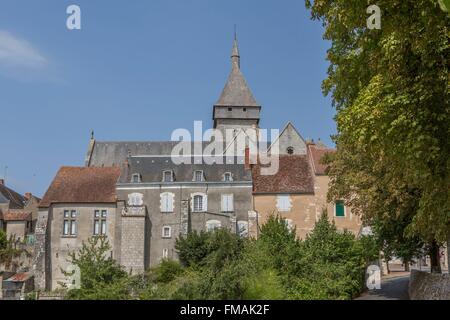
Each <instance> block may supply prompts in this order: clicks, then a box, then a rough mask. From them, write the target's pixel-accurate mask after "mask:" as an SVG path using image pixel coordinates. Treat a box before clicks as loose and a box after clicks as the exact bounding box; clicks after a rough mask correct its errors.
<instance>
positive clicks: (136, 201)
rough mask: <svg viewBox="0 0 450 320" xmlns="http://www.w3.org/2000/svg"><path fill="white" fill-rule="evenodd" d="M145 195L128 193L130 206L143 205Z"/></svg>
mask: <svg viewBox="0 0 450 320" xmlns="http://www.w3.org/2000/svg"><path fill="white" fill-rule="evenodd" d="M143 197H144V195H143V194H142V193H131V194H129V195H128V205H129V206H135V207H136V206H142V205H143V204H144V200H143Z"/></svg>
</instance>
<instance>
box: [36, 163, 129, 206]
mask: <svg viewBox="0 0 450 320" xmlns="http://www.w3.org/2000/svg"><path fill="white" fill-rule="evenodd" d="M119 176H120V168H119V167H104V168H97V167H62V168H61V169H60V170H59V171H58V173H57V174H56V177H55V179H53V182H52V184H51V185H50V187H49V188H48V190H47V192H46V193H45V195H44V198H43V199H42V201H41V203H40V204H39V207H40V208H48V207H49V206H50V205H51V204H52V203H113V202H115V201H116V183H117V181H118V179H119Z"/></svg>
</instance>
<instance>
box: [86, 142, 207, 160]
mask: <svg viewBox="0 0 450 320" xmlns="http://www.w3.org/2000/svg"><path fill="white" fill-rule="evenodd" d="M179 143H180V142H179V141H96V140H94V141H93V147H92V150H89V151H88V156H87V160H86V166H89V167H113V166H121V165H123V164H124V163H125V160H126V159H127V157H128V155H132V156H138V155H139V156H142V155H145V156H149V155H170V154H171V153H172V149H173V148H174V146H176V145H177V144H179ZM197 143H201V144H202V147H206V146H207V145H208V144H209V143H210V142H206V141H205V142H197ZM193 144H194V143H193ZM193 144H192V147H191V148H192V150H194V146H193Z"/></svg>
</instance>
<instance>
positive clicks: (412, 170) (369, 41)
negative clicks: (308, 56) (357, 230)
mask: <svg viewBox="0 0 450 320" xmlns="http://www.w3.org/2000/svg"><path fill="white" fill-rule="evenodd" d="M376 4H377V5H378V6H379V7H380V8H381V29H380V30H369V29H368V28H367V27H366V19H367V17H368V15H367V14H365V13H366V9H367V6H368V4H367V2H364V1H359V0H315V1H314V2H312V1H309V0H306V5H307V7H308V8H309V9H310V10H311V14H312V18H313V19H316V20H319V21H321V22H322V24H323V26H324V28H325V32H324V38H325V39H327V40H330V41H331V48H330V49H329V50H328V55H327V58H328V60H329V62H330V66H329V69H328V77H327V79H325V80H324V82H323V91H324V93H325V94H331V95H332V101H333V104H334V106H335V107H336V109H337V115H336V123H337V131H338V134H337V135H336V136H335V137H334V140H335V142H336V147H337V152H336V153H335V154H334V155H332V156H330V157H329V158H328V159H327V163H328V164H330V170H329V175H330V177H331V189H330V193H329V196H330V198H332V199H339V198H343V199H346V202H347V204H348V205H351V206H352V207H353V208H355V210H357V211H358V212H360V213H362V214H363V218H364V219H365V220H366V222H368V223H371V222H373V221H374V220H377V221H383V220H384V223H383V225H386V222H387V221H392V220H397V219H399V220H400V221H402V222H406V221H408V224H407V225H403V227H404V232H400V231H399V235H400V237H404V238H412V237H414V236H420V237H421V239H423V240H425V241H428V242H431V241H435V240H437V241H444V240H446V239H447V238H448V236H449V235H450V188H449V181H450V157H449V156H448V155H449V154H450V139H449V136H450V126H449V124H450V91H449V88H450V86H449V84H450V75H449V66H450V45H449V39H450V28H449V27H450V19H449V17H448V15H447V14H446V13H444V12H443V11H441V10H440V7H439V3H438V1H437V0H380V1H377V2H376ZM405 216H409V217H410V219H403V217H405ZM400 225H402V224H401V223H400Z"/></svg>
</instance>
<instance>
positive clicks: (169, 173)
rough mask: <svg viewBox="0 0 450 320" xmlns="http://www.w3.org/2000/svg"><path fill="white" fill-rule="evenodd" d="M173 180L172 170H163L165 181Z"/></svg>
mask: <svg viewBox="0 0 450 320" xmlns="http://www.w3.org/2000/svg"><path fill="white" fill-rule="evenodd" d="M172 181H173V172H172V171H170V170H166V171H164V172H163V182H172Z"/></svg>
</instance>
